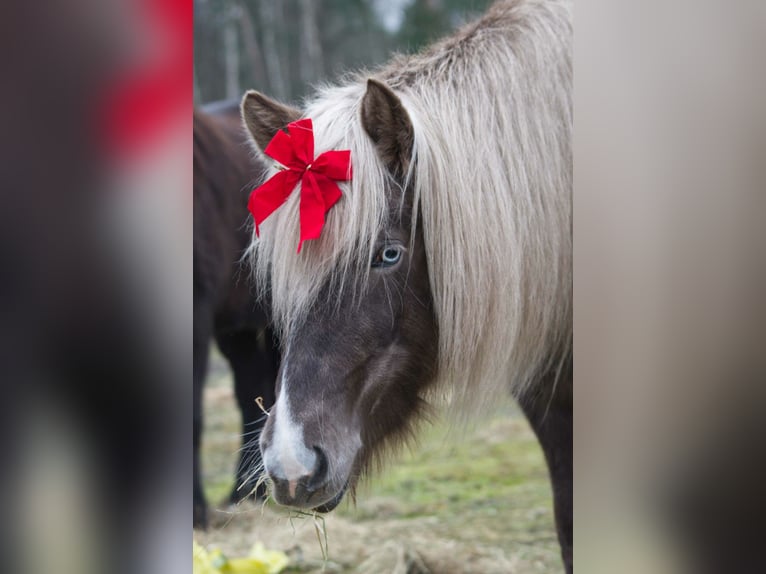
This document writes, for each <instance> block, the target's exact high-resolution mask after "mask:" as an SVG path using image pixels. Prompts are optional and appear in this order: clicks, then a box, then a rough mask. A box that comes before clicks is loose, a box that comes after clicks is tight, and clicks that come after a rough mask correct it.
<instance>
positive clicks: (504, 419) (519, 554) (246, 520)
mask: <svg viewBox="0 0 766 574" xmlns="http://www.w3.org/2000/svg"><path fill="white" fill-rule="evenodd" d="M205 416H206V420H205V433H204V435H203V453H202V454H203V465H204V467H203V468H204V481H205V485H206V491H207V495H208V499H209V500H210V501H211V502H212V506H213V510H212V511H211V523H212V525H211V528H210V529H209V530H208V531H207V532H204V533H203V532H195V539H196V540H197V541H198V542H199V543H201V544H203V545H206V546H208V547H211V548H212V547H218V548H221V549H222V550H223V551H224V552H225V553H226V554H228V555H230V556H240V555H245V554H247V553H248V551H249V549H250V548H251V547H252V546H253V544H254V543H255V542H259V541H260V542H263V543H264V544H265V545H266V547H267V548H270V549H277V550H282V551H285V552H286V553H287V554H288V556H289V557H290V558H291V565H290V567H289V568H288V570H287V572H322V571H324V572H343V573H346V572H361V573H370V574H388V573H396V574H417V573H424V572H430V573H432V574H453V573H454V574H458V573H461V574H470V573H476V574H494V573H498V574H499V573H519V574H522V573H533V572H534V573H540V572H545V573H549V572H561V571H562V566H561V561H560V558H559V549H558V543H557V541H556V535H555V530H554V527H553V513H552V509H551V496H550V486H549V483H548V477H547V473H546V469H545V463H544V460H543V455H542V452H541V450H540V448H539V446H538V445H537V442H536V440H535V437H534V435H533V434H532V431H531V429H530V428H529V426H528V425H527V423H526V421H525V419H524V417H523V416H522V415H521V413H520V412H519V411H518V409H517V408H516V407H515V406H514V405H513V404H512V403H511V402H510V401H509V402H508V403H507V404H503V405H499V406H498V408H497V411H496V412H494V413H492V414H491V416H488V417H487V418H486V419H485V420H484V421H483V423H482V424H481V425H479V426H478V427H477V428H476V429H475V430H473V431H471V432H466V433H459V434H460V436H459V437H457V438H456V437H455V436H447V427H446V426H445V425H444V424H441V423H436V424H434V425H431V426H428V427H426V428H424V430H423V432H422V433H421V440H420V443H419V445H418V446H417V448H415V449H414V450H412V451H409V452H408V451H404V452H402V453H401V455H400V456H399V457H397V458H396V460H395V461H394V462H392V463H391V464H390V465H389V466H388V468H387V469H386V471H385V472H383V473H382V474H380V475H379V476H377V477H376V478H374V479H373V480H372V481H370V482H369V483H368V484H365V485H362V486H361V487H360V489H359V491H358V497H357V503H356V505H353V504H352V503H349V502H344V503H342V504H341V506H340V507H339V508H338V509H337V510H336V511H335V512H333V513H332V514H331V515H329V516H327V517H326V519H325V521H324V528H325V530H326V534H327V537H326V542H327V546H328V551H329V553H328V558H327V560H323V557H322V548H321V546H320V543H319V541H318V539H317V530H316V526H315V521H314V520H313V519H312V518H311V517H293V518H290V516H289V513H288V512H287V511H286V510H285V509H282V508H281V507H278V506H276V505H273V504H268V505H266V506H263V505H261V504H255V503H243V504H241V505H239V506H237V507H226V506H216V503H220V502H221V501H222V500H225V498H226V495H227V494H228V492H229V490H230V488H231V486H232V480H233V469H234V464H235V458H236V451H237V449H238V448H239V432H240V430H239V428H240V427H239V414H238V411H237V409H236V406H235V403H234V399H233V396H232V388H231V378H230V376H229V373H228V371H227V370H226V368H225V363H224V362H223V361H222V360H221V358H220V356H218V355H217V354H215V353H214V357H213V360H212V361H211V370H210V375H209V378H208V382H207V388H206V397H205ZM456 434H458V433H453V435H456ZM320 526H321V524H320ZM323 569H324V570H323Z"/></svg>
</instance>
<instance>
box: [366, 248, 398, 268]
mask: <svg viewBox="0 0 766 574" xmlns="http://www.w3.org/2000/svg"><path fill="white" fill-rule="evenodd" d="M401 258H402V250H401V249H400V248H399V247H396V246H394V245H387V246H386V247H384V248H383V249H381V250H380V251H378V253H377V255H375V258H374V259H373V260H372V266H373V267H390V266H392V265H396V264H397V263H398V262H399V260H400V259H401Z"/></svg>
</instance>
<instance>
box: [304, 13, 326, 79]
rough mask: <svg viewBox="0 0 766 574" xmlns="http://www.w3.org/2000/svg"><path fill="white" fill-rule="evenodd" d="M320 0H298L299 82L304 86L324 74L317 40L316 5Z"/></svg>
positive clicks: (320, 45) (320, 48)
mask: <svg viewBox="0 0 766 574" xmlns="http://www.w3.org/2000/svg"><path fill="white" fill-rule="evenodd" d="M319 3H320V0H300V9H301V47H302V50H301V51H302V53H301V58H300V72H301V82H302V83H303V84H304V87H305V86H307V85H308V84H311V83H313V82H316V81H317V80H319V79H321V78H322V77H323V76H324V65H323V64H324V59H323V57H322V44H321V43H320V41H319V26H318V25H317V5H318V4H319Z"/></svg>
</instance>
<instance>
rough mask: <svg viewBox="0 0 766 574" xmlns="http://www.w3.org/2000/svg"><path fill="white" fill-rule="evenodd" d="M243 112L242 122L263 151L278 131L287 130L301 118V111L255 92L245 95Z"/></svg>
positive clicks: (251, 91)
mask: <svg viewBox="0 0 766 574" xmlns="http://www.w3.org/2000/svg"><path fill="white" fill-rule="evenodd" d="M241 110H242V120H243V121H244V122H245V125H246V126H247V129H248V131H249V132H250V134H251V135H252V136H253V139H254V140H255V143H256V145H257V146H258V148H259V149H260V150H261V151H263V150H265V149H266V146H268V145H269V142H270V141H271V139H272V138H273V137H274V134H276V133H277V131H278V130H282V129H285V128H286V127H287V124H289V123H290V122H294V121H295V120H299V119H300V117H301V113H300V111H299V110H296V109H295V108H291V107H289V106H285V105H284V104H280V103H279V102H276V101H274V100H272V99H271V98H267V97H266V96H264V95H263V94H262V93H260V92H256V91H255V90H250V91H249V92H247V93H246V94H245V97H244V98H243V99H242V106H241Z"/></svg>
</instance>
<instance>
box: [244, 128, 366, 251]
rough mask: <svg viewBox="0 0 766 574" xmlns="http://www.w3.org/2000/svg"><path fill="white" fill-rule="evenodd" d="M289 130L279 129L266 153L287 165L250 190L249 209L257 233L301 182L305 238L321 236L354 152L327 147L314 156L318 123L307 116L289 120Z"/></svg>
mask: <svg viewBox="0 0 766 574" xmlns="http://www.w3.org/2000/svg"><path fill="white" fill-rule="evenodd" d="M287 129H288V131H289V133H285V132H284V131H282V130H279V131H278V132H277V133H276V135H274V137H273V138H272V140H271V141H270V142H269V145H268V146H266V149H265V150H264V152H263V153H265V154H266V155H267V156H269V157H270V158H273V159H275V160H276V161H278V162H279V163H280V164H282V165H283V166H285V168H286V169H284V170H282V171H280V172H279V173H277V174H275V175H274V176H273V177H271V178H270V179H269V180H268V181H266V182H265V183H264V184H263V185H261V186H260V187H257V188H255V189H254V190H253V192H252V193H251V194H250V201H249V202H248V206H247V207H248V209H249V210H250V213H252V214H253V219H254V220H255V233H256V235H259V234H260V225H261V223H263V221H264V220H265V219H266V218H267V217H268V216H269V215H271V214H272V213H274V211H275V210H276V209H277V208H278V207H279V206H280V205H282V204H283V203H284V202H285V201H287V198H288V197H289V196H290V194H291V193H292V192H293V189H295V186H296V185H298V182H300V183H301V203H300V214H301V238H300V243H298V253H300V252H301V247H303V242H304V241H306V240H308V239H317V238H318V237H319V236H320V235H321V233H322V228H323V227H324V222H325V214H326V213H327V212H328V211H329V210H330V208H331V207H332V206H333V205H335V204H336V203H337V202H338V200H339V199H340V197H341V191H340V188H339V187H338V185H337V184H336V183H335V182H336V181H349V180H350V179H351V152H350V151H349V150H342V151H326V152H324V153H323V154H321V155H320V156H319V157H317V158H314V127H313V125H312V123H311V119H309V118H306V119H302V120H298V121H296V122H292V123H291V124H288V126H287Z"/></svg>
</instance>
